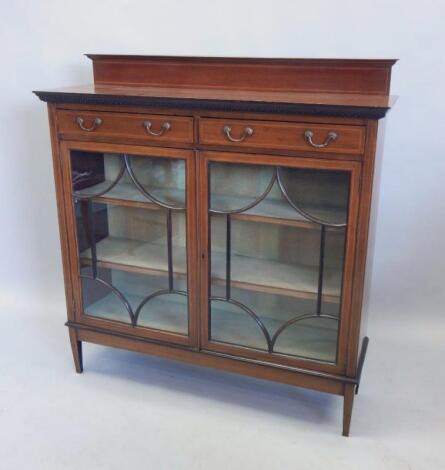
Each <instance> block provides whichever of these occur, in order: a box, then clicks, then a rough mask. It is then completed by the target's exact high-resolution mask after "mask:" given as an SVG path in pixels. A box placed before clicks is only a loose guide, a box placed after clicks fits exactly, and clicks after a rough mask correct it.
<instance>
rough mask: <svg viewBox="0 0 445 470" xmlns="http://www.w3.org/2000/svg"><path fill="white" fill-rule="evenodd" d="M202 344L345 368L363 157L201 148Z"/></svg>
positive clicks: (223, 350) (296, 362)
mask: <svg viewBox="0 0 445 470" xmlns="http://www.w3.org/2000/svg"><path fill="white" fill-rule="evenodd" d="M200 161H201V163H200V172H201V185H202V188H201V189H202V193H201V198H200V201H201V202H202V209H201V219H202V220H203V222H204V223H203V224H202V227H201V230H202V231H201V248H200V251H201V257H202V267H201V273H202V275H201V285H202V288H203V293H202V298H201V311H202V328H201V337H202V347H203V348H204V349H208V350H212V351H215V352H219V353H223V354H230V355H237V356H243V357H249V358H253V359H256V360H261V361H268V362H274V363H280V364H286V365H290V366H299V365H302V366H304V367H305V368H311V367H314V368H317V370H320V369H321V370H326V371H330V372H333V371H340V370H342V369H344V367H345V347H346V340H347V335H348V324H349V320H348V319H349V314H350V313H349V309H350V296H351V279H352V272H351V271H352V269H351V267H352V260H353V252H354V245H355V230H354V227H355V226H356V217H357V207H358V199H359V198H358V181H359V168H360V166H359V164H358V163H355V162H345V161H332V160H331V161H329V160H316V159H313V158H289V157H270V156H261V155H241V154H228V153H217V152H204V153H201V155H200Z"/></svg>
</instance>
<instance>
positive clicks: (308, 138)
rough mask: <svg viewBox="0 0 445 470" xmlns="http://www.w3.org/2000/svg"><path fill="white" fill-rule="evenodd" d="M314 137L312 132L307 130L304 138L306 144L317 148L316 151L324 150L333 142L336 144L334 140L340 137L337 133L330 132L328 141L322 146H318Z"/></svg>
mask: <svg viewBox="0 0 445 470" xmlns="http://www.w3.org/2000/svg"><path fill="white" fill-rule="evenodd" d="M312 137H314V133H313V132H312V131H310V130H307V131H306V132H305V133H304V138H305V139H306V142H307V143H308V144H310V145H312V147H315V148H316V149H322V148H324V147H327V146H328V145H329V144H330V143H331V142H334V140H335V139H336V138H337V137H338V135H337V133H336V132H329V134H328V136H327V137H326V140H325V141H324V142H323V143H322V144H316V143H315V142H314V141H313V140H312Z"/></svg>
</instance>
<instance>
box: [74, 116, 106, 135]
mask: <svg viewBox="0 0 445 470" xmlns="http://www.w3.org/2000/svg"><path fill="white" fill-rule="evenodd" d="M76 122H77V124H78V125H79V127H80V128H81V129H82V130H83V131H86V132H92V131H94V130H96V129H97V128H98V127H99V126H100V125H101V124H102V119H101V118H100V117H96V118H94V119H93V123H92V124H91V127H85V126H84V125H83V123H84V122H85V121H84V120H83V118H82V117H80V116H77V117H76Z"/></svg>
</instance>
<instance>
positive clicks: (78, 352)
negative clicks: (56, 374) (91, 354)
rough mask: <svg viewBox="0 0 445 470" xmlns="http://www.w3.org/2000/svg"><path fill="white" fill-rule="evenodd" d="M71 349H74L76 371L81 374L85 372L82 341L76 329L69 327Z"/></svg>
mask: <svg viewBox="0 0 445 470" xmlns="http://www.w3.org/2000/svg"><path fill="white" fill-rule="evenodd" d="M69 332H70V342H71V349H72V351H73V358H74V365H75V367H76V372H77V373H78V374H80V373H81V372H83V359H82V341H79V340H78V339H77V334H76V330H75V329H74V328H69Z"/></svg>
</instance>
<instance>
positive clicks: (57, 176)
mask: <svg viewBox="0 0 445 470" xmlns="http://www.w3.org/2000/svg"><path fill="white" fill-rule="evenodd" d="M48 118H49V128H50V135H51V149H52V158H53V171H54V182H55V188H56V201H57V214H58V219H59V236H60V246H61V251H62V263H63V278H64V284H65V297H66V306H67V314H68V319H69V320H74V317H75V312H74V302H73V292H72V284H71V275H70V260H69V250H68V236H67V232H66V213H65V206H64V202H63V201H64V198H63V177H62V166H61V161H60V149H59V140H58V137H57V113H56V107H55V105H53V104H49V105H48Z"/></svg>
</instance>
